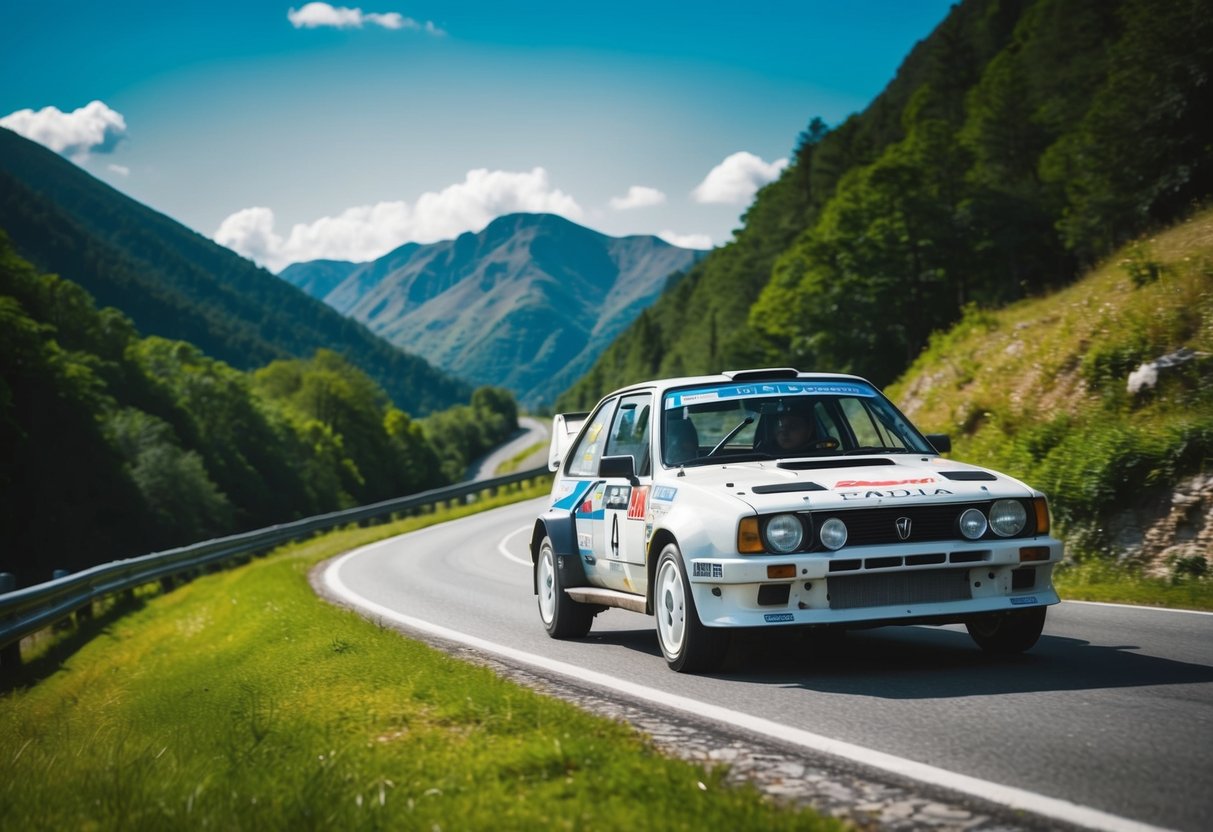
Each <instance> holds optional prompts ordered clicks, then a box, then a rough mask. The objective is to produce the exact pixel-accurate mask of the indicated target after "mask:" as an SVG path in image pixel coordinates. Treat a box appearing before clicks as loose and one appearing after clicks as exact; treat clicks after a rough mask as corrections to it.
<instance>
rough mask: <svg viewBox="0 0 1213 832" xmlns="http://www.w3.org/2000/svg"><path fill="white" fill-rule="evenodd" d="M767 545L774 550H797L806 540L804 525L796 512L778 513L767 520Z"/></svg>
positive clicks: (785, 551) (786, 551) (780, 551)
mask: <svg viewBox="0 0 1213 832" xmlns="http://www.w3.org/2000/svg"><path fill="white" fill-rule="evenodd" d="M766 532H767V535H766V537H767V546H768V547H769V548H770V549H771V551H773V552H778V553H779V554H781V555H783V554H787V553H788V552H795V551H796V550H797V549H799V548H800V544H801V543H802V542H803V541H804V526H802V525H801V524H800V518H799V517H797V516H796V515H795V514H776V515H775V516H774V517H772V518H771V519H770V520H768V521H767V529H766Z"/></svg>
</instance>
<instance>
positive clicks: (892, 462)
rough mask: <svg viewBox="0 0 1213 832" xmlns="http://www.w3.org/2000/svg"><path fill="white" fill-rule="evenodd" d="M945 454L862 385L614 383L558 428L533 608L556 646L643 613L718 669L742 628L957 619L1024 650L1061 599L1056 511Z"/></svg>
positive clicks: (793, 380) (780, 374)
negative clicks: (611, 614)
mask: <svg viewBox="0 0 1213 832" xmlns="http://www.w3.org/2000/svg"><path fill="white" fill-rule="evenodd" d="M950 450H951V447H950V441H949V439H948V437H947V436H946V435H930V436H924V435H923V434H921V433H919V432H918V430H917V429H916V428H915V427H914V426H913V425H911V424H910V422H909V420H908V419H906V417H905V416H903V415H902V414H901V413H900V412H899V411H898V410H897V408H896V407H894V405H893V404H892V402H890V401H889V400H888V399H887V398H886V397H885V396H884V395H883V394H881V393H880V391H878V390H877V389H876V388H875V387H874V386H873V385H872V384H871V383H870V382H868V381H866V380H864V379H862V378H859V377H857V376H849V375H837V374H826V373H802V372H799V371H797V370H793V369H766V370H744V371H735V372H726V373H723V374H721V375H719V376H701V377H695V378H677V379H665V380H660V381H649V382H644V383H641V384H635V385H632V386H630V387H626V388H624V389H622V390H618V391H616V392H614V393H611V394H610V395H608V396H607V397H606V398H604V399H603V400H602V401H601V402H599V403H598V406H597V407H596V408H594V410H593V411H592V412H590V413H588V414H587V413H578V414H570V413H564V414H559V415H557V416H556V417H555V419H554V421H553V430H552V446H551V452H550V456H549V467H550V468H551V469H552V470H553V471H555V472H556V478H555V482H554V484H553V487H552V494H551V499H550V505H549V507H548V508H547V510H546V511H545V512H544V513H543V514H542V515H541V516H540V517H538V518H537V520H536V522H535V527H534V531H533V534H532V537H531V556H532V560H533V562H534V589H535V592H536V594H537V595H538V598H539V617H540V619H541V620H542V622H543V625H544V627H545V628H546V629H547V632H548V634H549V635H551V636H552V637H553V638H562V639H564V638H579V637H582V636H585V635H586V634H587V633H588V632H589V630H590V627H591V625H592V624H593V620H594V616H595V615H597V614H598V613H599V612H602V611H603V610H605V609H607V608H609V607H618V608H623V609H626V610H632V611H634V612H638V613H642V614H645V615H652V616H654V618H655V622H656V629H657V640H658V642H659V643H660V645H661V650H662V653H663V654H664V655H665V658H666V661H667V663H668V664H669V666H670V667H671V668H672V669H674V670H676V671H683V672H695V671H709V670H712V669H714V668H716V667H718V666H719V663H720V661H721V660H722V658H723V656H724V654H725V651H726V649H727V646H728V642H729V638H730V635H731V634H732V632H733V631H735V630H736V629H738V628H747V629H755V628H769V627H829V628H847V627H860V626H863V627H869V626H874V625H886V624H947V623H963V624H965V625H966V627H967V629H968V631H969V634H970V635H971V636H972V638H973V640H974V641H975V642H976V643H977V644H978V645H979V646H980V647H981V648H983V649H984V650H987V651H991V652H996V653H1016V652H1022V651H1024V650H1027V649H1028V648H1030V647H1032V645H1034V644H1035V643H1036V641H1037V639H1038V638H1039V637H1040V634H1041V630H1042V628H1043V626H1044V621H1045V612H1046V608H1047V607H1048V606H1049V605H1051V604H1056V603H1057V602H1058V600H1059V599H1058V597H1057V593H1056V591H1055V590H1054V589H1053V585H1052V571H1053V566H1054V565H1055V564H1056V563H1058V562H1059V561H1060V560H1061V557H1062V544H1061V542H1060V541H1058V540H1056V539H1055V538H1053V537H1051V536H1050V534H1049V524H1050V519H1049V507H1048V503H1047V501H1046V499H1045V496H1044V495H1043V494H1042V493H1040V492H1039V491H1036V490H1034V489H1032V488H1030V487H1029V486H1027V485H1025V484H1023V483H1022V482H1019V481H1018V480H1015V479H1012V478H1011V477H1008V476H1006V475H1005V474H1000V473H998V472H996V471H991V470H988V469H986V468H980V467H978V466H975V465H967V464H964V463H960V462H955V461H953V460H950V459H946V458H944V457H943V456H941V455H940V454H941V452H942V453H948V452H949V451H950Z"/></svg>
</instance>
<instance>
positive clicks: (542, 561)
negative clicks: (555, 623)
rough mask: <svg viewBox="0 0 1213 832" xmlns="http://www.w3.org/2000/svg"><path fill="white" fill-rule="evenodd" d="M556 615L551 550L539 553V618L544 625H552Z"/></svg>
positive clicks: (554, 576)
mask: <svg viewBox="0 0 1213 832" xmlns="http://www.w3.org/2000/svg"><path fill="white" fill-rule="evenodd" d="M555 614H556V570H555V568H554V564H553V563H552V550H551V549H543V550H541V551H540V552H539V617H540V618H542V619H543V623H544V624H550V623H552V617H553V616H554V615H555Z"/></svg>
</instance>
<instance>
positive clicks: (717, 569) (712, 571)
mask: <svg viewBox="0 0 1213 832" xmlns="http://www.w3.org/2000/svg"><path fill="white" fill-rule="evenodd" d="M691 568H692V570H693V574H694V576H695V577H696V578H722V579H723V578H724V567H723V566H722V565H721V564H719V563H701V562H699V561H695V562H694V563H693V564H692V566H691Z"/></svg>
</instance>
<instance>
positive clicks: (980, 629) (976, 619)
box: [965, 607, 1048, 655]
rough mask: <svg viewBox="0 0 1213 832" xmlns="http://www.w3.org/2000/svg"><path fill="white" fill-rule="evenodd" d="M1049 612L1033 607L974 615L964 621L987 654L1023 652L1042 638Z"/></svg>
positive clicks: (1042, 608) (974, 639)
mask: <svg viewBox="0 0 1213 832" xmlns="http://www.w3.org/2000/svg"><path fill="white" fill-rule="evenodd" d="M1047 610H1048V608H1047V607H1032V608H1031V609H1026V610H1009V611H1008V612H992V613H986V614H984V615H975V616H973V617H972V618H970V619H969V620H968V621H966V622H965V628H966V629H967V630H968V631H969V635H970V636H971V637H972V638H973V641H975V642H977V646H978V647H980V648H981V649H982V650H985V651H986V652H987V653H997V654H1000V655H1009V654H1012V653H1022V652H1024V651H1025V650H1028V649H1030V648H1031V647H1032V645H1034V644H1036V642H1037V640H1038V639H1039V638H1040V633H1041V631H1042V630H1044V627H1045V613H1046V611H1047Z"/></svg>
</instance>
